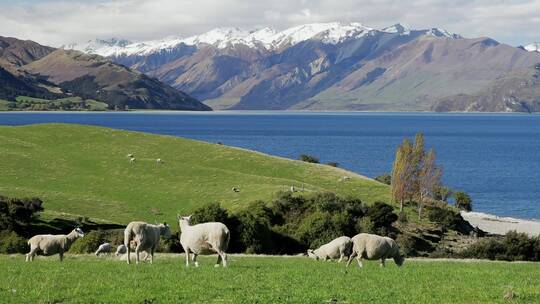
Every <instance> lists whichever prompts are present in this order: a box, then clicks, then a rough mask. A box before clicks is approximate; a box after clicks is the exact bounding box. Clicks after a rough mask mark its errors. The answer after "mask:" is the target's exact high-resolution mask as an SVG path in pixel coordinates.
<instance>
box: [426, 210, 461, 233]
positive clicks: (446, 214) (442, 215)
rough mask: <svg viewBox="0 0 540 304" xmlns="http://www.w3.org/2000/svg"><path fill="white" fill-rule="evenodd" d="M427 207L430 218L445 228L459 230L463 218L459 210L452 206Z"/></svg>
mask: <svg viewBox="0 0 540 304" xmlns="http://www.w3.org/2000/svg"><path fill="white" fill-rule="evenodd" d="M426 209H427V213H428V219H429V220H430V221H431V222H433V223H436V224H437V225H439V226H440V227H441V228H442V229H444V230H457V229H458V228H459V226H460V224H461V221H462V220H463V218H462V217H461V215H460V214H459V213H458V212H456V211H454V210H452V209H450V208H442V207H437V206H428V207H427V208H426Z"/></svg>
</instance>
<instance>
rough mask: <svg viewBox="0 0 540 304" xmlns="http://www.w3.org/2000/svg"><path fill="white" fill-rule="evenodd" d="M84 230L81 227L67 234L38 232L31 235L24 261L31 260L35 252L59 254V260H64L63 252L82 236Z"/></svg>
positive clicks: (39, 253)
mask: <svg viewBox="0 0 540 304" xmlns="http://www.w3.org/2000/svg"><path fill="white" fill-rule="evenodd" d="M83 236H84V232H83V231H82V230H81V228H75V229H73V230H72V231H71V232H70V233H69V234H67V235H65V234H57V235H52V234H39V235H35V236H33V237H31V238H30V239H29V240H28V245H29V246H30V252H29V253H28V254H26V261H27V262H28V261H33V260H34V257H35V256H36V254H38V255H53V254H57V253H58V255H59V256H60V262H62V261H63V260H64V252H66V251H68V250H69V247H71V244H73V242H75V240H76V239H78V238H80V237H83Z"/></svg>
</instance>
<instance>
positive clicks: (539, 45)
mask: <svg viewBox="0 0 540 304" xmlns="http://www.w3.org/2000/svg"><path fill="white" fill-rule="evenodd" d="M523 48H524V49H525V50H527V51H529V52H540V42H533V43H531V44H528V45H526V46H524V47H523Z"/></svg>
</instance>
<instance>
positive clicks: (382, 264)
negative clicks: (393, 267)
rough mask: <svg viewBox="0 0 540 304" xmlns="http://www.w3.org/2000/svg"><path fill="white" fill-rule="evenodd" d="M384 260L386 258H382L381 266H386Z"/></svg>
mask: <svg viewBox="0 0 540 304" xmlns="http://www.w3.org/2000/svg"><path fill="white" fill-rule="evenodd" d="M384 260H385V258H382V259H381V265H379V266H380V267H384Z"/></svg>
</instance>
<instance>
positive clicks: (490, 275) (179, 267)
mask: <svg viewBox="0 0 540 304" xmlns="http://www.w3.org/2000/svg"><path fill="white" fill-rule="evenodd" d="M229 261H230V267H229V268H227V269H223V268H218V269H215V268H214V267H213V263H214V262H215V257H203V258H202V259H201V267H199V268H194V267H191V268H186V267H184V265H183V255H182V256H179V255H158V256H157V258H156V261H155V263H154V264H153V265H150V264H141V265H135V264H132V265H126V264H125V263H124V262H120V261H117V260H115V259H113V258H96V257H94V256H90V255H88V256H84V255H81V256H70V255H68V256H67V258H66V260H65V261H64V263H62V264H60V263H59V262H58V257H57V256H55V257H48V258H43V257H39V258H36V260H35V261H34V262H33V263H25V262H24V257H23V256H22V255H13V256H0V269H2V275H1V276H0V299H1V302H2V303H145V300H146V303H453V304H457V303H509V302H508V301H507V300H505V299H504V298H503V297H504V294H505V293H507V292H508V291H509V290H512V291H513V292H514V293H515V295H517V296H516V297H514V299H513V300H511V302H510V303H540V275H539V274H540V263H508V262H488V261H474V262H471V261H442V260H441V261H434V260H432V261H425V260H408V261H406V262H405V265H404V266H403V267H401V268H398V267H397V266H396V265H395V264H394V263H393V262H391V261H389V262H388V263H387V267H386V268H384V269H381V268H379V266H378V263H377V262H365V263H364V265H365V266H364V268H363V269H359V268H358V267H357V266H356V265H351V267H350V268H349V269H348V270H347V271H346V270H345V267H344V265H343V264H341V265H340V264H337V263H335V262H321V261H313V260H310V259H308V258H306V257H255V256H236V255H232V256H230V258H229ZM353 266H354V267H353ZM333 300H335V301H333Z"/></svg>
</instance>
